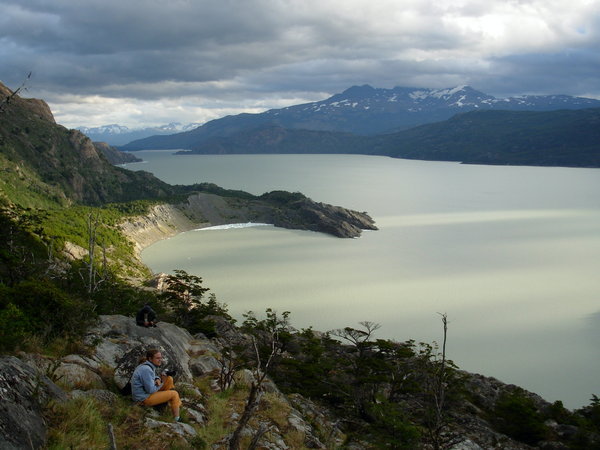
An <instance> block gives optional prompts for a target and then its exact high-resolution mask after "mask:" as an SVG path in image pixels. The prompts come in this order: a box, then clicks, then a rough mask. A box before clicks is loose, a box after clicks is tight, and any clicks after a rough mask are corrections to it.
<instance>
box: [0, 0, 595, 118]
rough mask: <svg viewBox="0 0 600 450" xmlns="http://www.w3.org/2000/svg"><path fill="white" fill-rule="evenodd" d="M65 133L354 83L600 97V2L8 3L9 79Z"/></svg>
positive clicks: (268, 104)
mask: <svg viewBox="0 0 600 450" xmlns="http://www.w3.org/2000/svg"><path fill="white" fill-rule="evenodd" d="M30 71H31V72H32V77H31V79H29V80H28V81H27V85H26V86H27V89H28V90H27V92H25V93H24V96H27V97H36V98H43V99H45V100H46V101H47V102H48V103H49V104H50V106H51V108H52V110H53V112H54V114H55V116H56V119H57V121H58V122H59V123H61V124H63V125H65V126H67V127H75V126H80V125H85V126H99V125H104V124H110V123H118V124H121V125H127V126H129V127H140V126H146V125H159V124H165V123H168V122H172V121H178V122H182V123H188V122H200V123H202V122H205V121H207V120H211V119H215V118H218V117H222V116H224V115H227V114H237V113H240V112H261V111H264V110H266V109H270V108H279V107H283V106H289V105H293V104H298V103H304V102H309V101H315V100H322V99H324V98H326V97H328V96H330V95H332V94H335V93H338V92H341V91H343V90H345V89H346V88H348V87H350V86H352V85H357V84H370V85H372V86H374V87H386V88H391V87H393V86H414V87H431V88H444V87H453V86H456V85H462V84H468V85H470V86H472V87H474V88H475V89H478V90H480V91H483V92H485V93H487V94H492V95H495V96H498V97H505V96H510V95H520V94H570V95H579V96H587V97H593V98H599V99H600V2H599V1H598V0H569V1H566V0H390V1H388V0H214V1H213V0H168V1H165V0H77V1H74V0H14V1H13V0H0V81H2V82H3V83H5V84H6V85H7V86H9V87H10V88H12V89H16V88H17V87H18V86H19V85H20V84H21V83H22V82H23V80H24V79H25V78H26V77H27V74H28V73H29V72H30Z"/></svg>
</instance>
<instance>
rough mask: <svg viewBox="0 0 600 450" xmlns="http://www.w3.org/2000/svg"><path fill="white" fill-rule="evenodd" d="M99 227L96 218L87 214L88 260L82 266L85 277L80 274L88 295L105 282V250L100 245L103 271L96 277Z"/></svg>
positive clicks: (98, 221) (91, 214) (98, 220)
mask: <svg viewBox="0 0 600 450" xmlns="http://www.w3.org/2000/svg"><path fill="white" fill-rule="evenodd" d="M100 225H101V223H100V219H99V218H98V216H97V215H96V216H95V215H94V214H93V213H89V214H88V221H87V235H88V236H87V237H88V248H87V251H88V260H87V261H84V265H85V266H86V272H87V275H86V276H85V277H84V275H83V274H81V277H82V278H83V280H84V283H85V285H86V288H87V292H88V294H93V293H94V292H95V291H96V290H97V289H98V287H99V286H100V284H102V283H103V282H104V281H105V280H106V274H107V267H106V266H107V258H106V248H105V247H104V245H102V249H103V271H102V275H100V276H99V275H98V269H97V267H96V246H97V245H98V244H97V243H96V240H97V237H98V227H99V226H100Z"/></svg>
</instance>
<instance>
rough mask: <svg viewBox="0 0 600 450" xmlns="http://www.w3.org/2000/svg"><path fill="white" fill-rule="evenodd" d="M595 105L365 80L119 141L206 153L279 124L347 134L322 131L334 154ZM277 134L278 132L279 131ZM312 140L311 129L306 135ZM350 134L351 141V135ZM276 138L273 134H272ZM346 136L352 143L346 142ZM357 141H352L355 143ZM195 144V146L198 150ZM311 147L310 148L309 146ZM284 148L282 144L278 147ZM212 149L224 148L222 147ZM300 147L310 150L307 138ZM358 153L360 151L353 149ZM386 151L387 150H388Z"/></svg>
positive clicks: (594, 103) (550, 97)
mask: <svg viewBox="0 0 600 450" xmlns="http://www.w3.org/2000/svg"><path fill="white" fill-rule="evenodd" d="M598 107H600V100H595V99H589V98H582V97H571V96H566V95H543V96H540V95H526V96H519V97H509V98H502V99H500V98H496V97H494V96H491V95H488V94H485V93H482V92H479V91H477V90H475V89H473V88H471V87H469V86H459V87H455V88H449V89H427V88H404V87H395V88H393V89H383V88H373V87H371V86H369V85H364V86H353V87H351V88H349V89H347V90H345V91H344V92H342V93H341V94H336V95H334V96H332V97H330V98H328V99H326V100H322V101H318V102H312V103H306V104H302V105H295V106H290V107H287V108H281V109H271V110H269V111H266V112H263V113H259V114H238V115H235V116H226V117H223V118H220V119H216V120H212V121H210V122H207V123H205V124H204V125H202V126H200V127H197V128H195V129H193V130H190V131H185V132H181V133H176V134H172V135H162V136H152V137H148V138H145V139H140V140H136V141H133V142H130V143H128V144H127V145H124V146H121V147H120V148H121V150H128V151H135V150H142V149H187V150H194V151H198V150H199V151H201V152H208V150H207V147H206V146H205V144H210V145H212V146H214V144H215V142H217V141H218V140H222V139H225V138H233V139H240V136H241V135H240V134H238V133H242V134H244V133H246V134H248V133H250V134H252V131H253V130H258V131H257V132H258V133H259V134H261V135H263V136H264V135H265V129H266V128H269V127H270V128H271V129H273V130H275V129H278V130H281V129H285V130H288V131H287V132H286V133H288V134H295V135H298V132H296V131H291V130H310V131H319V132H329V133H348V134H350V135H346V136H343V135H337V136H335V137H334V135H331V134H324V135H322V136H323V138H325V137H326V136H327V139H328V140H329V141H331V140H339V141H340V142H345V143H346V144H345V145H346V146H347V147H348V148H349V149H350V150H348V151H340V149H336V150H335V151H334V153H346V152H354V151H353V150H351V149H352V148H355V147H357V146H360V145H362V144H360V142H362V141H363V139H362V137H363V136H373V135H381V134H391V133H396V132H400V131H403V130H407V129H410V128H414V127H417V126H420V125H424V124H430V123H434V122H440V121H445V120H447V119H449V118H451V117H453V116H455V115H456V114H460V113H465V112H470V111H484V110H511V111H554V110H573V109H585V108H598ZM279 133H280V134H281V131H279ZM307 135H308V136H310V138H311V139H312V142H315V141H316V134H315V133H310V134H307ZM352 135H354V136H357V140H356V141H353V140H352ZM274 139H275V140H277V138H276V137H274ZM350 141H352V144H350ZM357 142H358V143H357ZM200 149H201V150H200ZM311 149H312V150H311ZM285 151H287V150H286V149H283V150H282V152H285ZM214 152H228V151H224V150H223V149H220V150H219V149H217V150H214ZM253 152H254V153H264V152H272V153H278V152H280V151H279V150H278V149H277V146H270V147H269V148H268V149H266V148H263V147H259V146H257V147H256V148H255V149H254V151H253ZM304 152H315V151H314V147H312V146H311V144H310V143H308V142H307V145H306V146H305V150H304V151H302V153H304ZM356 152H359V153H361V152H362V151H356ZM390 153H392V151H391V150H390Z"/></svg>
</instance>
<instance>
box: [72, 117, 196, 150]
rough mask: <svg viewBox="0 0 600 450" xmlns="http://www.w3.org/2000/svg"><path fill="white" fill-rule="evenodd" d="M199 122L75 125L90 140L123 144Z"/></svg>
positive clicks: (182, 129)
mask: <svg viewBox="0 0 600 450" xmlns="http://www.w3.org/2000/svg"><path fill="white" fill-rule="evenodd" d="M200 125H201V124H199V123H188V124H182V123H179V122H171V123H169V124H167V125H160V126H157V127H148V128H133V129H132V128H129V127H126V126H123V125H118V124H110V125H102V126H100V127H84V126H81V127H77V129H78V130H79V131H81V132H82V133H83V134H85V135H86V136H88V137H89V138H90V139H91V140H92V141H96V142H106V143H108V144H111V145H123V144H126V143H128V142H131V141H133V140H136V139H143V138H145V137H148V136H154V135H165V134H174V133H181V132H183V131H189V130H193V129H194V128H197V127H199V126H200Z"/></svg>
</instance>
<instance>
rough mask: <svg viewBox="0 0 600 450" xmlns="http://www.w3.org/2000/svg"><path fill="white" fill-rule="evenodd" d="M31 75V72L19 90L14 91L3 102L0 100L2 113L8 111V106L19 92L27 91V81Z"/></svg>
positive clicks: (0, 111)
mask: <svg viewBox="0 0 600 450" xmlns="http://www.w3.org/2000/svg"><path fill="white" fill-rule="evenodd" d="M31 73H32V72H29V74H28V75H27V78H25V80H24V81H23V83H21V86H19V87H18V88H17V89H15V90H14V91H12V92H11V93H10V95H7V96H6V97H4V98H3V99H2V100H0V113H3V112H5V111H6V109H7V107H8V105H9V104H10V102H11V101H12V100H13V98H14V97H16V96H17V95H18V94H19V92H21V91H26V90H27V88H26V87H25V85H26V84H27V81H28V80H29V79H30V78H31Z"/></svg>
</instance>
